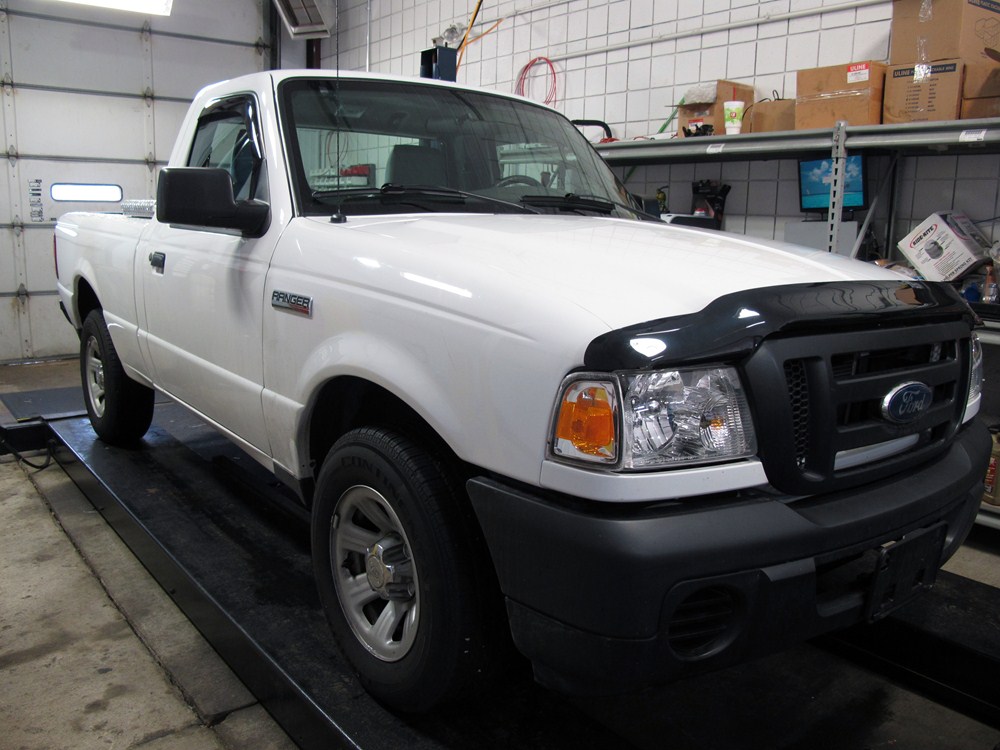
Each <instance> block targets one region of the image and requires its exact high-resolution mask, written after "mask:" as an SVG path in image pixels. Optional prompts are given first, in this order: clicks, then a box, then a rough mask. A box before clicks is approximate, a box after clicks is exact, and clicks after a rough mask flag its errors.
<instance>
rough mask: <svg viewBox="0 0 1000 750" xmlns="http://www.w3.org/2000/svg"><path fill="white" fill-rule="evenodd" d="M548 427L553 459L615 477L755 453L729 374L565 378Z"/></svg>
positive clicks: (741, 398)
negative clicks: (610, 471)
mask: <svg viewBox="0 0 1000 750" xmlns="http://www.w3.org/2000/svg"><path fill="white" fill-rule="evenodd" d="M619 403H620V407H619ZM619 412H620V413H621V420H620V422H619V420H618V418H617V415H618V413H619ZM554 425H555V427H554V437H553V442H552V452H553V453H554V454H555V455H556V456H560V457H563V458H569V459H576V460H580V461H586V462H590V463H601V464H614V465H615V466H616V467H618V468H621V469H653V468H662V467H665V466H675V465H692V464H699V463H708V462H714V461H727V460H731V459H736V458H745V457H748V456H752V455H754V453H756V451H757V443H756V438H755V437H754V430H753V422H752V420H751V417H750V408H749V405H748V403H747V399H746V395H745V394H744V391H743V386H742V384H741V383H740V379H739V375H738V374H737V373H736V370H734V369H733V368H731V367H710V368H692V369H678V370H659V371H654V372H640V373H622V374H619V375H618V376H617V378H616V379H615V380H608V381H605V380H599V379H596V378H593V377H591V378H587V377H586V376H581V378H580V379H579V380H576V379H572V378H571V379H568V380H567V381H566V383H564V385H563V391H562V394H561V396H560V401H559V404H558V406H557V414H556V418H555V420H554ZM609 430H612V431H611V432H610V434H609Z"/></svg>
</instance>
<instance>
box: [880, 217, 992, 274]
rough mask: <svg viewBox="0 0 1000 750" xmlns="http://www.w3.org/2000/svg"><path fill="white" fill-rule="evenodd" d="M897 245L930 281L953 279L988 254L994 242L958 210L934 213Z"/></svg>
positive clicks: (981, 260)
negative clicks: (991, 242)
mask: <svg viewBox="0 0 1000 750" xmlns="http://www.w3.org/2000/svg"><path fill="white" fill-rule="evenodd" d="M896 247H898V248H899V251H900V252H901V253H903V255H905V256H906V259H907V260H908V261H910V263H911V264H913V267H914V268H916V269H917V271H919V272H920V275H921V276H923V277H924V278H925V279H927V280H928V281H953V280H955V279H957V278H959V277H960V276H962V274H964V273H965V272H966V271H969V270H971V269H972V268H975V267H976V266H978V265H979V264H980V263H982V262H983V261H984V260H985V259H986V258H988V257H989V256H988V255H987V252H988V251H989V249H990V247H991V244H990V241H989V240H987V239H986V237H984V236H983V233H982V232H980V231H979V229H977V228H976V225H975V224H973V223H972V222H971V221H970V220H969V217H968V216H966V215H965V214H963V213H961V212H959V211H941V212H939V213H936V214H931V215H930V216H928V217H927V218H926V219H925V220H924V221H922V222H921V223H920V224H919V225H918V226H917V228H916V229H914V230H913V231H912V232H910V233H909V234H908V235H906V236H905V237H904V238H903V239H901V240H900V241H899V242H898V243H897V244H896Z"/></svg>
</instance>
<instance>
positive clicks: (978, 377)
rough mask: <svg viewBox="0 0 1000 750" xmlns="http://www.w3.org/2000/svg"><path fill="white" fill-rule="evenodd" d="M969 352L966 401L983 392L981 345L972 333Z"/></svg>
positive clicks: (977, 337)
mask: <svg viewBox="0 0 1000 750" xmlns="http://www.w3.org/2000/svg"><path fill="white" fill-rule="evenodd" d="M970 344H971V346H970V347H969V354H970V357H971V359H972V362H971V367H970V368H969V398H968V401H967V403H971V402H972V401H973V400H975V399H976V398H978V397H979V395H980V394H981V393H982V392H983V345H982V344H981V343H979V336H977V335H976V334H972V340H971V341H970Z"/></svg>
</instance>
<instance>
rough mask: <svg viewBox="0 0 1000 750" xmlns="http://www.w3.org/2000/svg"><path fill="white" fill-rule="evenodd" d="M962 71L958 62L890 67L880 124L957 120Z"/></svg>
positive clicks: (960, 103)
mask: <svg viewBox="0 0 1000 750" xmlns="http://www.w3.org/2000/svg"><path fill="white" fill-rule="evenodd" d="M964 71H965V63H963V62H962V61H961V60H942V61H940V62H936V63H929V64H927V65H926V66H920V65H913V64H910V65H893V66H890V67H889V69H888V70H887V71H886V74H885V100H884V102H883V104H882V122H883V123H896V122H931V121H934V120H957V119H958V117H959V114H960V113H961V109H962V81H963V73H964Z"/></svg>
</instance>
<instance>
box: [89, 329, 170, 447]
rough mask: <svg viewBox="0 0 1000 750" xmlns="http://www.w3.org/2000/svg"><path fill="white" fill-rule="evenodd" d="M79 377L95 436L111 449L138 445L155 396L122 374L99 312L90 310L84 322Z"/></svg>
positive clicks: (150, 420) (151, 416)
mask: <svg viewBox="0 0 1000 750" xmlns="http://www.w3.org/2000/svg"><path fill="white" fill-rule="evenodd" d="M80 376H81V379H82V381H83V400H84V402H85V403H86V405H87V415H88V416H89V417H90V424H91V425H92V426H93V428H94V432H96V433H97V436H98V437H99V438H101V440H103V441H104V442H106V443H111V444H112V445H123V446H125V445H133V444H135V443H137V442H138V441H139V440H140V439H141V438H142V436H143V435H145V434H146V430H148V429H149V425H150V423H151V422H152V421H153V397H154V393H153V390H152V389H151V388H147V387H146V386H144V385H142V384H141V383H137V382H136V381H134V380H132V379H131V378H130V377H129V376H128V375H126V374H125V370H124V369H123V368H122V364H121V361H120V360H119V359H118V353H117V352H116V351H115V345H114V343H112V341H111V334H110V333H109V332H108V326H107V323H105V321H104V314H103V313H102V312H101V311H100V310H92V311H91V312H90V313H89V314H88V315H87V317H86V319H85V320H84V322H83V330H82V332H81V335H80Z"/></svg>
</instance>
